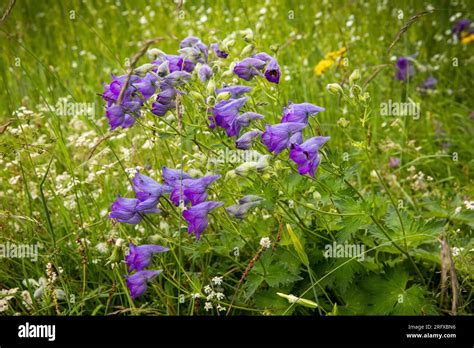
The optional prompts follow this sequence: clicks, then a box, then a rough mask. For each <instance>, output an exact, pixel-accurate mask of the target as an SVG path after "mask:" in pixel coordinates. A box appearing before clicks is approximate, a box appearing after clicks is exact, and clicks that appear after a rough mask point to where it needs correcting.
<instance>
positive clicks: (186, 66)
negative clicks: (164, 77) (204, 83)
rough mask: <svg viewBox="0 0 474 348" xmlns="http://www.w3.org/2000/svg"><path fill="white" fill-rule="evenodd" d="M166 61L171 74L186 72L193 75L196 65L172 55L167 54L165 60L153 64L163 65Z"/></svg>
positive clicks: (158, 60)
mask: <svg viewBox="0 0 474 348" xmlns="http://www.w3.org/2000/svg"><path fill="white" fill-rule="evenodd" d="M165 61H168V68H169V70H170V72H171V73H172V72H175V71H186V72H188V73H191V72H193V70H194V63H193V62H191V61H190V60H189V59H185V58H184V57H181V56H176V55H171V54H167V55H166V56H164V57H163V58H159V59H157V60H155V61H154V62H152V64H156V65H161V64H162V63H163V62H165Z"/></svg>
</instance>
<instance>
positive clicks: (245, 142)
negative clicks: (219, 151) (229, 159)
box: [235, 130, 262, 150]
mask: <svg viewBox="0 0 474 348" xmlns="http://www.w3.org/2000/svg"><path fill="white" fill-rule="evenodd" d="M261 134H262V132H261V131H259V130H251V131H248V132H247V133H244V134H242V136H241V137H240V138H239V139H237V140H236V141H235V145H236V147H237V148H238V149H241V150H248V149H249V148H250V146H251V145H252V142H253V141H254V140H255V139H256V138H257V137H259V136H260V135H261Z"/></svg>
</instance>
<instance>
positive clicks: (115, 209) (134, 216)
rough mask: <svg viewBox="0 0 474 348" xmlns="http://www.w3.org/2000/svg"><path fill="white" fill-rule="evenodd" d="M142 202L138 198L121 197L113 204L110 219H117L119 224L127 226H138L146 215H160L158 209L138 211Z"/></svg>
mask: <svg viewBox="0 0 474 348" xmlns="http://www.w3.org/2000/svg"><path fill="white" fill-rule="evenodd" d="M139 203H140V201H139V200H138V199H137V198H123V197H121V196H120V195H118V196H117V199H116V200H115V202H114V203H113V204H112V208H111V212H110V214H109V218H111V219H116V220H117V221H118V222H125V223H127V224H131V225H136V224H138V223H139V222H140V221H141V220H142V218H143V216H142V215H141V214H142V213H143V214H146V213H159V212H160V210H159V209H158V208H151V209H142V210H140V211H138V209H137V205H138V204H139Z"/></svg>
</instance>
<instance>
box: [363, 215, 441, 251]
mask: <svg viewBox="0 0 474 348" xmlns="http://www.w3.org/2000/svg"><path fill="white" fill-rule="evenodd" d="M400 216H401V220H402V222H403V229H402V226H401V224H400V219H399V218H398V215H397V213H396V211H395V210H394V209H389V212H388V213H387V215H386V216H385V224H384V225H385V226H386V228H385V230H386V232H387V234H388V235H389V236H390V238H391V239H392V240H393V241H395V242H396V243H397V244H398V245H403V244H404V238H406V242H407V247H408V249H415V248H417V247H419V246H421V245H423V244H432V243H437V239H436V237H438V236H439V235H440V234H441V233H442V232H443V229H444V226H443V222H442V221H437V220H428V221H422V220H420V219H418V220H416V219H414V218H413V217H411V216H409V215H408V214H407V213H406V212H404V211H401V212H400ZM403 230H404V231H405V237H404V234H403ZM369 231H370V232H371V234H372V235H373V236H374V237H376V238H377V239H378V241H379V242H380V243H385V244H388V246H384V247H381V248H380V249H379V251H385V252H391V253H395V254H398V253H399V252H400V251H399V250H397V249H396V248H395V247H393V246H392V245H391V243H390V242H389V239H388V238H387V237H386V236H385V235H384V234H383V233H382V231H380V229H378V228H377V227H376V226H373V225H372V226H370V228H369Z"/></svg>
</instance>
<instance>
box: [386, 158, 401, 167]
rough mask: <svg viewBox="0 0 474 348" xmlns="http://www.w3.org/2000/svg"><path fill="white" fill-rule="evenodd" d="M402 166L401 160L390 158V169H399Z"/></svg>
mask: <svg viewBox="0 0 474 348" xmlns="http://www.w3.org/2000/svg"><path fill="white" fill-rule="evenodd" d="M399 165H400V158H398V157H390V160H389V161H388V166H389V167H390V168H397V167H398V166H399Z"/></svg>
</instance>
